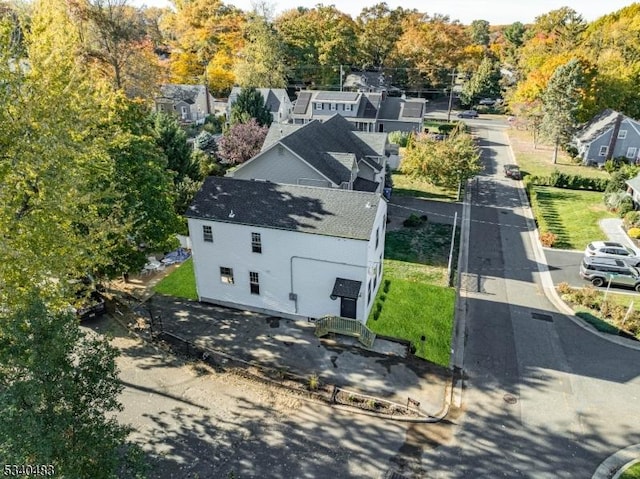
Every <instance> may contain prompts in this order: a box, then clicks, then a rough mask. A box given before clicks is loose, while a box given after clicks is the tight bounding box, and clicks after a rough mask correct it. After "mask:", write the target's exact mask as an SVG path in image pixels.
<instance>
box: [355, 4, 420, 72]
mask: <svg viewBox="0 0 640 479" xmlns="http://www.w3.org/2000/svg"><path fill="white" fill-rule="evenodd" d="M407 14H408V12H406V11H405V10H403V9H402V7H398V8H396V9H395V10H391V9H390V8H389V6H388V5H387V4H386V3H385V2H382V3H378V4H376V5H374V6H372V7H367V8H363V9H362V11H361V12H360V15H358V17H357V18H356V24H357V27H358V30H357V35H358V51H357V53H356V55H357V62H358V64H359V65H361V66H362V67H375V68H381V67H384V66H387V64H388V58H389V57H390V55H391V53H392V52H393V50H394V49H395V46H396V42H397V41H398V39H399V38H400V36H401V35H402V20H403V18H404V17H405V16H406V15H407Z"/></svg>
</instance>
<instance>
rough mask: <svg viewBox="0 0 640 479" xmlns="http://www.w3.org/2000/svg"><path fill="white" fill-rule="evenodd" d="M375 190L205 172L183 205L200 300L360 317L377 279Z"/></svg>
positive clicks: (379, 238) (295, 314) (379, 217)
mask: <svg viewBox="0 0 640 479" xmlns="http://www.w3.org/2000/svg"><path fill="white" fill-rule="evenodd" d="M386 214H387V203H386V200H384V199H383V198H382V197H381V196H380V195H378V194H374V193H363V192H356V191H347V190H339V189H329V188H316V187H309V186H297V185H283V184H276V183H271V182H266V181H247V180H238V179H234V178H225V177H222V178H221V177H209V178H207V179H206V180H205V182H204V184H203V185H202V188H201V189H200V191H198V193H197V194H196V196H195V199H194V201H193V203H192V204H191V206H190V207H189V209H188V210H187V214H186V216H187V218H188V222H189V233H190V237H191V242H192V247H193V250H192V252H193V261H194V263H193V264H194V270H195V278H196V286H197V291H198V297H199V299H200V301H205V302H210V303H215V304H220V305H224V306H230V307H235V308H241V309H246V310H250V311H257V312H263V313H266V314H274V315H278V316H283V317H290V318H294V319H295V318H319V317H321V316H324V315H327V314H329V315H338V316H342V317H347V318H355V319H357V320H359V321H361V322H363V323H364V322H366V320H367V318H368V315H369V312H370V311H371V307H372V305H373V302H374V299H375V296H376V292H377V290H378V288H379V287H380V283H381V280H382V259H383V251H384V238H385V224H386Z"/></svg>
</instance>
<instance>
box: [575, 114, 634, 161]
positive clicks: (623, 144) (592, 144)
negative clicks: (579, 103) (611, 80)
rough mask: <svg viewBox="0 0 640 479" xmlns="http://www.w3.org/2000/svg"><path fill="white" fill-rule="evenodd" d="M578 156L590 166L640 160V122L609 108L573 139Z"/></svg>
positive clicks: (580, 130)
mask: <svg viewBox="0 0 640 479" xmlns="http://www.w3.org/2000/svg"><path fill="white" fill-rule="evenodd" d="M572 143H573V145H574V146H575V147H576V148H577V149H578V156H579V158H580V159H581V160H582V162H583V163H584V164H586V165H603V164H604V162H605V161H607V160H610V159H612V158H626V159H627V161H629V162H630V163H638V161H639V160H640V123H639V122H638V121H636V120H634V119H632V118H629V117H628V116H625V115H623V114H622V113H618V112H617V111H614V110H611V109H606V110H603V111H602V112H600V113H599V114H598V115H596V116H595V117H593V119H591V121H589V122H588V123H586V124H585V125H584V126H583V127H582V128H580V129H579V130H578V131H577V132H576V134H575V135H574V137H573V141H572Z"/></svg>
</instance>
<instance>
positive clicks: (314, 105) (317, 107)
mask: <svg viewBox="0 0 640 479" xmlns="http://www.w3.org/2000/svg"><path fill="white" fill-rule="evenodd" d="M313 108H314V109H315V110H322V103H314V104H313Z"/></svg>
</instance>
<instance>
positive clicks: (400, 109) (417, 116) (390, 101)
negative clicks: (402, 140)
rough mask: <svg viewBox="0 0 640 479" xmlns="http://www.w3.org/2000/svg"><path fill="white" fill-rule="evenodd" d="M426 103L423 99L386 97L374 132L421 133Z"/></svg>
mask: <svg viewBox="0 0 640 479" xmlns="http://www.w3.org/2000/svg"><path fill="white" fill-rule="evenodd" d="M426 112H427V101H426V100H425V99H424V98H404V97H402V98H398V97H389V96H388V97H386V98H385V99H384V101H383V102H382V108H381V109H380V114H379V115H378V122H377V130H376V131H380V132H382V131H406V132H409V131H416V132H420V131H422V125H423V120H424V116H425V114H426Z"/></svg>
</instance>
